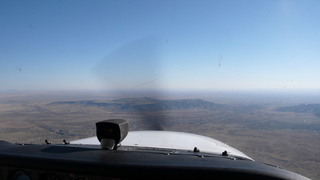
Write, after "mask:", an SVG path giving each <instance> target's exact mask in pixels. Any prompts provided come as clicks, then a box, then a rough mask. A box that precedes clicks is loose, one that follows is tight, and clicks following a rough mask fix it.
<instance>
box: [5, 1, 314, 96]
mask: <svg viewBox="0 0 320 180" xmlns="http://www.w3.org/2000/svg"><path fill="white" fill-rule="evenodd" d="M319 19H320V1H318V0H307V1H304V0H273V1H256V0H240V1H231V0H230V1H228V0H227V1H224V0H215V1H212V0H208V1H206V0H204V1H200V2H199V1H188V0H183V1H182V0H181V1H177V0H173V1H172V0H170V1H169V0H164V1H147V0H138V1H116V0H105V1H98V0H97V1H93V2H91V1H22V0H21V1H0V91H8V90H101V89H129V90H143V89H156V90H159V89H169V90H184V89H198V90H200V89H205V90H216V89H218V90H219V89H222V90H223V89H227V90H233V89H235V90H236V89H300V88H302V89H318V90H320V83H319V82H320V81H319V79H320V23H319Z"/></svg>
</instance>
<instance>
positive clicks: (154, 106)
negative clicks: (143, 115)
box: [49, 97, 224, 112]
mask: <svg viewBox="0 0 320 180" xmlns="http://www.w3.org/2000/svg"><path fill="white" fill-rule="evenodd" d="M58 104H73V105H85V106H97V107H102V108H107V109H113V110H126V111H140V112H153V111H166V110H186V109H219V108H222V107H224V105H222V104H216V103H212V102H208V101H204V100H201V99H182V100H158V99H155V98H148V97H143V98H121V99H116V100H112V101H97V100H89V101H58V102H53V103H50V104H49V105H58Z"/></svg>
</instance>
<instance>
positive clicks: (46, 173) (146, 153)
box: [0, 141, 308, 180]
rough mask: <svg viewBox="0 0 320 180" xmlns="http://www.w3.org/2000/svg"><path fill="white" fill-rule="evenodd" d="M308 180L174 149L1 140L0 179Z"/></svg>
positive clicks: (240, 161)
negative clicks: (108, 147)
mask: <svg viewBox="0 0 320 180" xmlns="http://www.w3.org/2000/svg"><path fill="white" fill-rule="evenodd" d="M194 178H196V179H215V178H216V179H220V180H221V179H222V180H227V179H259V180H260V179H262V180H271V179H272V180H277V179H279V180H280V179H281V180H286V179H288V180H289V179H290V180H306V179H308V178H306V177H303V176H301V175H298V174H296V173H293V172H290V171H287V170H284V169H281V168H278V167H275V166H270V165H266V164H263V163H258V162H255V161H252V160H248V159H243V158H238V157H232V156H222V155H217V154H206V153H201V152H194V151H184V150H175V149H160V148H158V149H155V148H148V147H144V148H137V147H125V146H120V147H119V148H118V149H117V150H103V149H101V148H100V147H99V146H97V145H95V146H90V145H70V144H68V145H67V144H66V145H52V144H45V145H34V144H12V143H9V142H6V141H0V180H89V179H90V180H94V179H97V180H103V179H104V180H118V179H194Z"/></svg>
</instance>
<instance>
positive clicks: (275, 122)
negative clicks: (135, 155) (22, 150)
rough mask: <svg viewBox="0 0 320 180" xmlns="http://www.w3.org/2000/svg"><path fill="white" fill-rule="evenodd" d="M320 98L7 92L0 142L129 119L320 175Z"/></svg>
mask: <svg viewBox="0 0 320 180" xmlns="http://www.w3.org/2000/svg"><path fill="white" fill-rule="evenodd" d="M319 104H320V99H319V98H318V102H317V98H315V96H312V95H305V96H302V95H301V97H297V96H296V95H294V94H292V95H290V94H289V95H288V94H268V95H265V94H263V93H252V92H250V93H248V92H246V93H234V92H229V93H221V92H212V93H206V94H205V93H202V94H197V93H171V94H168V95H164V94H161V95H159V94H147V93H135V94H130V96H127V95H123V94H121V95H119V94H118V95H115V94H114V95H109V94H108V95H106V94H105V93H96V92H77V93H74V92H69V93H66V92H55V93H53V92H51V93H44V92H41V93H40V92H37V93H20V92H5V93H2V94H1V95H0V139H2V140H6V141H9V142H13V143H15V142H17V143H38V144H43V143H44V141H45V139H48V140H50V141H51V142H52V143H62V141H63V140H64V139H66V140H67V141H70V140H75V139H81V138H86V137H91V136H95V123H96V122H98V121H101V120H105V119H111V118H122V119H126V120H128V121H129V126H130V127H129V128H130V130H132V131H134V130H168V131H182V132H190V133H195V134H201V135H205V136H209V137H212V138H215V139H218V140H220V141H222V142H224V143H227V144H228V145H230V146H232V147H234V148H237V149H239V150H240V151H242V152H244V153H245V154H247V155H248V156H250V157H251V158H253V159H255V160H256V161H259V162H263V163H267V164H272V165H276V166H279V167H282V168H285V169H288V170H291V171H294V172H297V173H299V174H302V175H304V176H307V177H309V178H312V179H319V177H320V151H319V149H320V136H319V132H320V117H319V114H320V105H319Z"/></svg>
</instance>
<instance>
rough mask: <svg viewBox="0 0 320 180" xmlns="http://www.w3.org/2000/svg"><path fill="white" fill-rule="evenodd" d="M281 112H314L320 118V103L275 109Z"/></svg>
mask: <svg viewBox="0 0 320 180" xmlns="http://www.w3.org/2000/svg"><path fill="white" fill-rule="evenodd" d="M275 110H276V111H279V112H296V113H312V114H314V115H315V116H317V117H319V118H320V104H300V105H298V106H287V107H281V108H277V109H275Z"/></svg>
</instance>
